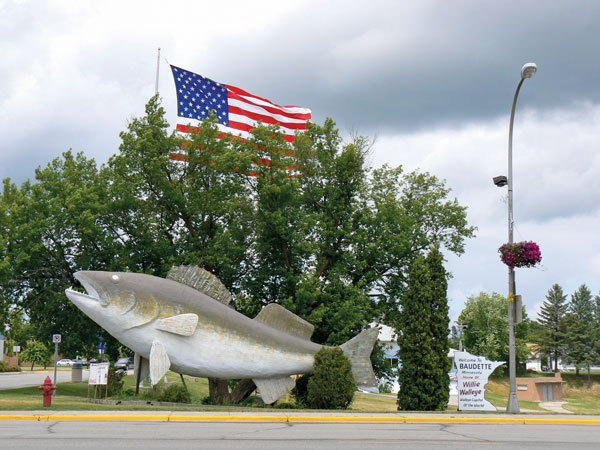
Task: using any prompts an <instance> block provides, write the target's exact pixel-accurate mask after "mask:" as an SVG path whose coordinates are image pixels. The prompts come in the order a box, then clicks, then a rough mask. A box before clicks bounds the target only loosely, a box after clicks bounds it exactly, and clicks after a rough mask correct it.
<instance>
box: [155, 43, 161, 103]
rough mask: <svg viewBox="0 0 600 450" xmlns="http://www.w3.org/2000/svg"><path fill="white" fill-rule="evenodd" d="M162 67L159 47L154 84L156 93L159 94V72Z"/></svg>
mask: <svg viewBox="0 0 600 450" xmlns="http://www.w3.org/2000/svg"><path fill="white" fill-rule="evenodd" d="M159 69H160V47H158V56H157V57H156V84H155V86H154V95H158V74H159Z"/></svg>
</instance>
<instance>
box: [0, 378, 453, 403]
mask: <svg viewBox="0 0 600 450" xmlns="http://www.w3.org/2000/svg"><path fill="white" fill-rule="evenodd" d="M167 378H168V381H169V382H172V383H181V379H180V377H179V375H178V374H175V373H172V372H169V374H168V375H167ZM123 380H124V386H123V394H121V395H119V396H115V397H111V398H110V399H111V400H142V401H143V400H145V399H147V396H144V394H143V392H141V393H140V395H139V396H137V397H136V396H135V380H134V377H133V376H132V375H129V376H126V377H124V378H123ZM185 382H186V385H187V388H188V391H189V392H190V394H191V397H192V403H191V404H190V405H189V406H187V405H186V406H159V405H156V404H155V403H156V402H155V401H153V403H154V404H152V405H150V404H148V405H145V404H135V405H132V404H126V403H124V404H120V405H115V404H99V403H91V402H89V401H88V396H89V397H92V398H93V397H94V389H93V387H90V388H89V390H88V385H87V383H59V385H58V389H57V391H56V396H55V397H54V398H53V400H52V406H51V407H49V408H46V409H48V410H52V411H65V410H77V411H92V410H93V411H104V410H115V409H122V410H128V411H131V410H133V411H139V410H159V411H160V410H163V411H173V410H188V411H189V410H191V411H211V410H215V409H218V410H220V411H223V410H235V411H268V410H272V411H281V408H278V407H277V405H278V404H279V403H291V399H290V398H284V399H282V400H280V402H278V404H276V405H275V406H274V407H272V406H262V405H261V406H256V407H251V406H210V405H203V404H201V401H202V399H203V398H205V397H206V396H208V380H207V379H206V378H193V377H187V376H186V377H185ZM148 401H151V400H148ZM41 409H43V407H42V396H41V394H40V391H39V390H38V388H37V387H26V388H19V389H9V390H2V391H0V410H4V411H10V410H26V411H32V410H41ZM297 411H300V410H297ZM346 411H349V412H379V413H385V412H390V413H391V412H397V411H398V410H397V407H396V396H395V395H393V394H382V395H371V394H365V393H362V392H356V393H355V395H354V402H353V404H352V406H351V407H350V409H348V410H346ZM448 411H456V407H454V406H450V407H449V408H448ZM339 412H344V411H343V410H340V411H339Z"/></svg>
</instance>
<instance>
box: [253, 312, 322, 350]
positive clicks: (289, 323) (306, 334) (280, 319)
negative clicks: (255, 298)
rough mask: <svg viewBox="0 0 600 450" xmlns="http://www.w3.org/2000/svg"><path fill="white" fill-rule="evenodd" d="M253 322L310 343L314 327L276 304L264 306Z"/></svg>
mask: <svg viewBox="0 0 600 450" xmlns="http://www.w3.org/2000/svg"><path fill="white" fill-rule="evenodd" d="M254 320H256V321H258V322H261V323H264V324H265V325H269V326H270V327H273V328H276V329H278V330H281V331H285V332H286V333H288V334H291V335H292V336H297V337H299V338H302V339H306V340H307V341H310V337H311V336H312V334H313V331H314V329H315V326H314V325H313V324H311V323H309V322H307V321H306V320H304V319H302V318H301V317H298V316H297V315H296V314H294V313H292V312H290V311H288V310H287V309H285V308H284V307H283V306H281V305H278V304H277V303H270V304H268V305H267V306H265V307H264V308H263V309H262V310H261V311H260V312H259V313H258V315H257V316H256V317H255V318H254Z"/></svg>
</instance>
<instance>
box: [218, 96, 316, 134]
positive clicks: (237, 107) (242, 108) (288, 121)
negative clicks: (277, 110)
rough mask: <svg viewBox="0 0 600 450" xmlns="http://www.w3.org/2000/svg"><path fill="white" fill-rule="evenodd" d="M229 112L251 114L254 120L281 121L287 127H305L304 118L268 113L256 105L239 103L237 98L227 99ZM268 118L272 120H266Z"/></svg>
mask: <svg viewBox="0 0 600 450" xmlns="http://www.w3.org/2000/svg"><path fill="white" fill-rule="evenodd" d="M229 113H230V114H231V113H238V114H246V115H248V116H249V117H250V115H251V114H252V115H254V116H256V118H257V119H256V120H260V121H261V122H263V123H281V124H283V125H285V126H287V127H293V126H296V125H303V126H304V128H305V129H306V120H304V119H295V118H292V117H286V116H282V115H281V114H273V113H269V112H268V111H265V110H264V109H263V108H261V107H258V106H254V105H247V104H240V102H239V101H237V100H229ZM269 120H270V121H272V122H268V121H269Z"/></svg>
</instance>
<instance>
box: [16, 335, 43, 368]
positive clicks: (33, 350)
mask: <svg viewBox="0 0 600 450" xmlns="http://www.w3.org/2000/svg"><path fill="white" fill-rule="evenodd" d="M20 357H21V360H22V361H27V362H30V363H31V370H33V366H34V365H35V364H44V365H46V362H47V361H48V359H50V351H49V350H48V347H46V346H45V345H44V344H43V343H42V342H39V341H36V340H35V339H30V340H28V341H27V343H26V344H25V348H24V349H23V351H22V352H21V354H20Z"/></svg>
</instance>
